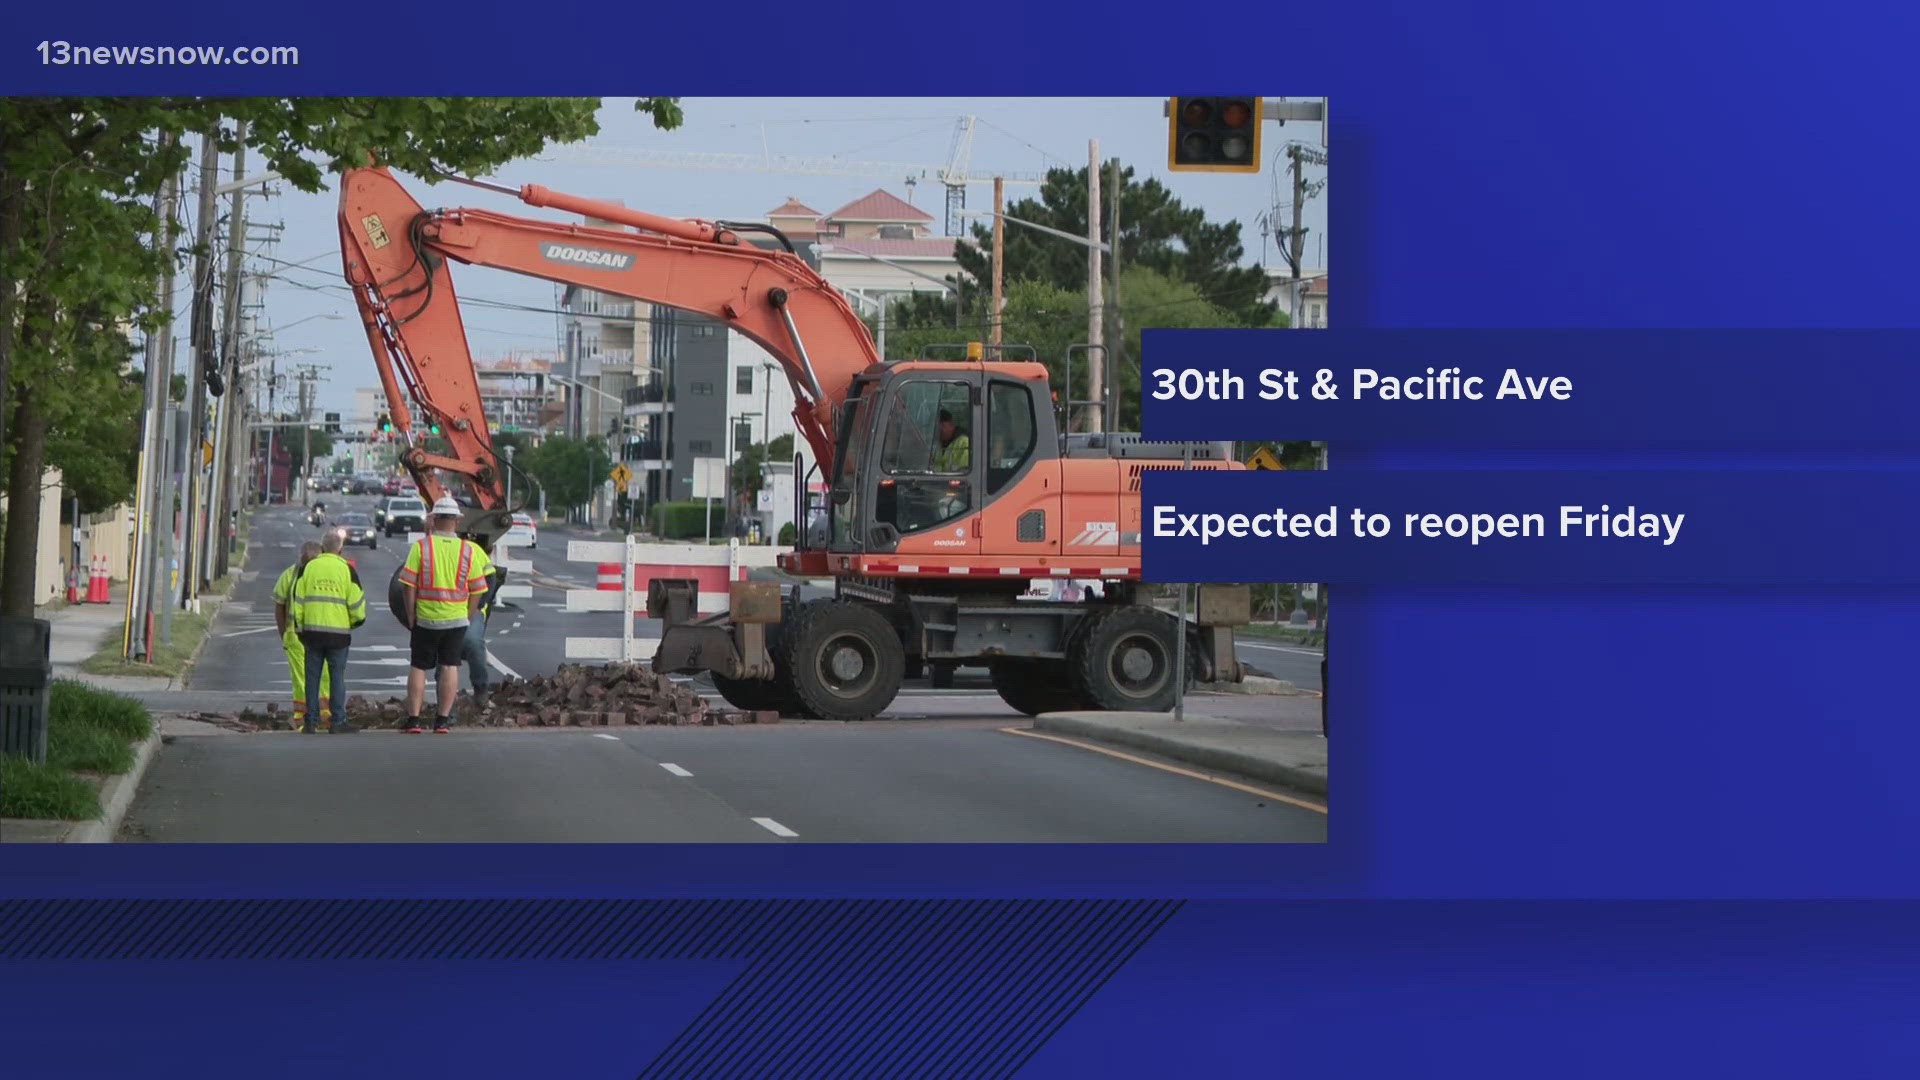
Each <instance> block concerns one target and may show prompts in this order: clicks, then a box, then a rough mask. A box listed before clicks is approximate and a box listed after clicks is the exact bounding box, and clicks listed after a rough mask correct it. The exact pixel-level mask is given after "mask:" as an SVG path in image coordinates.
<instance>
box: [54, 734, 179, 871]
mask: <svg viewBox="0 0 1920 1080" xmlns="http://www.w3.org/2000/svg"><path fill="white" fill-rule="evenodd" d="M159 747H160V720H159V718H158V717H155V718H154V721H153V734H152V735H149V736H147V739H146V741H145V742H143V743H141V744H140V746H139V748H138V749H136V750H135V751H134V754H133V768H131V769H128V770H127V771H126V772H124V773H122V774H120V775H119V776H112V777H108V778H107V782H106V783H105V784H103V785H101V788H100V816H99V817H97V818H95V819H94V820H92V821H81V822H76V823H75V824H74V826H73V828H72V829H71V830H69V831H68V833H67V835H66V839H65V840H63V841H61V842H62V843H67V844H111V843H113V838H114V836H115V835H116V834H117V833H119V831H120V826H121V824H122V823H123V822H125V821H126V820H127V811H128V810H130V809H132V808H133V797H134V795H135V794H136V793H138V792H139V790H140V781H141V779H142V778H143V777H145V776H146V775H147V766H149V765H151V764H153V757H154V754H155V752H156V751H157V750H158V749H159Z"/></svg>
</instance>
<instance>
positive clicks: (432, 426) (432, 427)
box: [427, 420, 440, 435]
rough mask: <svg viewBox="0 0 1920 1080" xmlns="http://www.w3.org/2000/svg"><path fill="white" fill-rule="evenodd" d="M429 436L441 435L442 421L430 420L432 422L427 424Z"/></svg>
mask: <svg viewBox="0 0 1920 1080" xmlns="http://www.w3.org/2000/svg"><path fill="white" fill-rule="evenodd" d="M427 434H429V435H438V434H440V421H438V420H430V421H428V422H427Z"/></svg>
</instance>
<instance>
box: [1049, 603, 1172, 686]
mask: <svg viewBox="0 0 1920 1080" xmlns="http://www.w3.org/2000/svg"><path fill="white" fill-rule="evenodd" d="M1178 632H1179V630H1178V624H1177V623H1176V622H1175V620H1174V619H1173V618H1172V617H1170V616H1168V615H1165V614H1162V613H1160V612H1158V611H1154V610H1152V609H1151V608H1143V607H1120V608H1110V609H1108V610H1106V611H1102V612H1100V613H1099V614H1097V615H1094V616H1091V617H1090V618H1089V619H1088V620H1087V623H1086V625H1085V626H1084V627H1083V628H1082V629H1081V631H1080V633H1078V634H1077V635H1075V641H1074V646H1073V653H1072V664H1071V666H1072V668H1073V676H1074V682H1075V683H1076V684H1077V688H1078V689H1079V690H1080V692H1081V693H1083V694H1085V695H1086V697H1087V698H1088V699H1089V700H1090V701H1092V702H1093V704H1094V707H1095V708H1099V709H1107V710H1111V711H1115V712H1167V711H1170V710H1171V709H1172V708H1173V704H1174V698H1175V696H1176V690H1177V689H1178V684H1177V683H1175V682H1174V676H1173V668H1174V649H1175V639H1174V635H1175V634H1176V633H1178ZM1188 681H1189V683H1191V681H1192V680H1191V672H1189V680H1188Z"/></svg>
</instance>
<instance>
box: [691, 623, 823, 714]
mask: <svg viewBox="0 0 1920 1080" xmlns="http://www.w3.org/2000/svg"><path fill="white" fill-rule="evenodd" d="M782 630H783V627H782V626H781V624H779V623H775V624H773V625H772V626H769V627H767V652H768V653H769V654H771V655H772V657H773V678H771V679H730V678H728V677H727V676H725V675H722V674H720V673H719V672H717V671H716V672H713V673H712V675H713V688H714V689H715V690H718V691H720V696H721V697H723V698H725V699H726V701H727V704H729V705H731V706H733V707H734V708H736V709H744V710H746V711H748V712H758V711H760V710H762V709H772V710H774V711H775V712H777V713H779V714H780V715H781V716H792V717H799V718H803V719H808V720H817V719H819V717H816V716H814V715H813V714H812V713H811V712H810V711H808V709H807V707H806V705H805V704H803V703H802V702H801V701H800V695H798V694H796V693H794V692H793V672H792V671H791V670H789V669H788V667H787V664H786V660H785V658H784V657H783V656H782V654H781V648H780V644H781V636H782Z"/></svg>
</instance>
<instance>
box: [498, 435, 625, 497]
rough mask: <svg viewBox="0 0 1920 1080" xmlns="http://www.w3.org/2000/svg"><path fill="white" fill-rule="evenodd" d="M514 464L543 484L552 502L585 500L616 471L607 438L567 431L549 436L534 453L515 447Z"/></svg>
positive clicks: (534, 449) (536, 481)
mask: <svg viewBox="0 0 1920 1080" xmlns="http://www.w3.org/2000/svg"><path fill="white" fill-rule="evenodd" d="M514 464H515V465H518V466H519V467H520V468H521V470H522V471H524V472H525V473H526V474H527V475H528V476H531V477H532V478H533V479H534V482H535V483H538V484H539V485H540V487H541V489H542V490H544V491H545V492H546V493H547V502H548V503H549V504H550V505H553V506H579V505H581V504H582V503H585V502H586V501H587V500H588V499H589V498H591V497H592V494H593V490H594V489H595V488H597V487H598V486H599V485H600V484H601V483H602V482H603V481H605V480H606V479H607V477H608V476H609V475H610V474H611V473H612V472H613V458H612V456H610V455H609V454H608V453H607V444H606V440H604V439H600V438H592V439H587V440H584V441H583V440H580V439H575V438H573V437H571V436H568V435H551V436H548V437H547V439H546V440H545V441H543V442H541V444H540V445H539V446H536V447H534V448H533V450H532V452H531V453H525V454H522V453H520V452H519V451H515V457H514ZM527 501H529V502H532V501H534V500H532V499H529V500H527Z"/></svg>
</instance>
